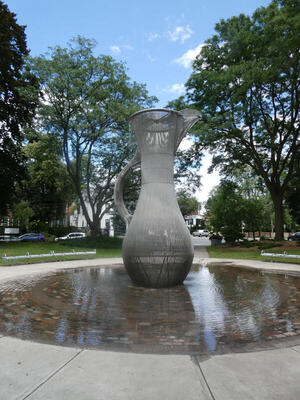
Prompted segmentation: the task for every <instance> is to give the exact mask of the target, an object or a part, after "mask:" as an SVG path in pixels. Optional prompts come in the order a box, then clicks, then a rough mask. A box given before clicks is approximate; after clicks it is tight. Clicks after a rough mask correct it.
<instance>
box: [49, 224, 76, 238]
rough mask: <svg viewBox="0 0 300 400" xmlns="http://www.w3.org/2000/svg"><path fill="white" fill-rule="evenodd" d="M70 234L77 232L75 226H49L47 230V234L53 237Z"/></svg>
mask: <svg viewBox="0 0 300 400" xmlns="http://www.w3.org/2000/svg"><path fill="white" fill-rule="evenodd" d="M71 232H78V228H77V227H76V226H65V225H58V226H51V227H49V228H48V233H50V234H51V235H54V236H55V237H61V236H66V235H67V234H68V233H71Z"/></svg>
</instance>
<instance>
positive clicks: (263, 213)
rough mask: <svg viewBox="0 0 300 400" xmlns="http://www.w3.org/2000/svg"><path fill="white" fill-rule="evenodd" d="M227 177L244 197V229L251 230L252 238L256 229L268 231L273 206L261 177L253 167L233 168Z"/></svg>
mask: <svg viewBox="0 0 300 400" xmlns="http://www.w3.org/2000/svg"><path fill="white" fill-rule="evenodd" d="M227 179H230V180H232V182H234V184H235V185H236V187H237V190H238V193H239V194H240V195H241V196H242V197H243V199H244V213H243V223H244V229H245V231H247V232H252V234H253V239H255V232H257V231H270V228H271V221H272V219H273V207H272V201H271V199H270V195H269V193H268V191H267V190H266V188H265V185H264V182H263V180H262V178H260V177H258V176H256V175H255V174H254V172H253V169H251V168H250V167H246V168H244V169H242V170H239V169H233V170H232V174H231V177H230V178H229V177H227ZM285 222H286V221H285Z"/></svg>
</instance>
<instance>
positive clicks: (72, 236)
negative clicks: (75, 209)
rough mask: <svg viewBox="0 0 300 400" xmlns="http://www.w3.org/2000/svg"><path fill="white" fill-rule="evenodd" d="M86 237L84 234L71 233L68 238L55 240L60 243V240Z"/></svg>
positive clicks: (63, 237)
mask: <svg viewBox="0 0 300 400" xmlns="http://www.w3.org/2000/svg"><path fill="white" fill-rule="evenodd" d="M84 237H86V233H84V232H72V233H69V234H68V235H66V236H62V237H57V238H55V239H54V241H55V242H58V241H59V240H67V239H81V238H84Z"/></svg>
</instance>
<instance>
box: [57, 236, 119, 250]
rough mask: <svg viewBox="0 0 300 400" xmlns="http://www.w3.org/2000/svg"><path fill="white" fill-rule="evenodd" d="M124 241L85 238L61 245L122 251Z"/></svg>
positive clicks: (64, 241)
mask: <svg viewBox="0 0 300 400" xmlns="http://www.w3.org/2000/svg"><path fill="white" fill-rule="evenodd" d="M122 242H123V239H121V238H117V237H107V236H99V237H85V238H80V239H70V240H62V241H60V242H59V243H60V244H61V245H63V246H68V247H81V248H87V249H120V248H121V247H122Z"/></svg>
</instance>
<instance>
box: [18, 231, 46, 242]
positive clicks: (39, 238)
mask: <svg viewBox="0 0 300 400" xmlns="http://www.w3.org/2000/svg"><path fill="white" fill-rule="evenodd" d="M19 240H21V241H22V242H45V240H46V238H45V236H43V235H42V234H41V233H25V234H24V235H21V236H19Z"/></svg>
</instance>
